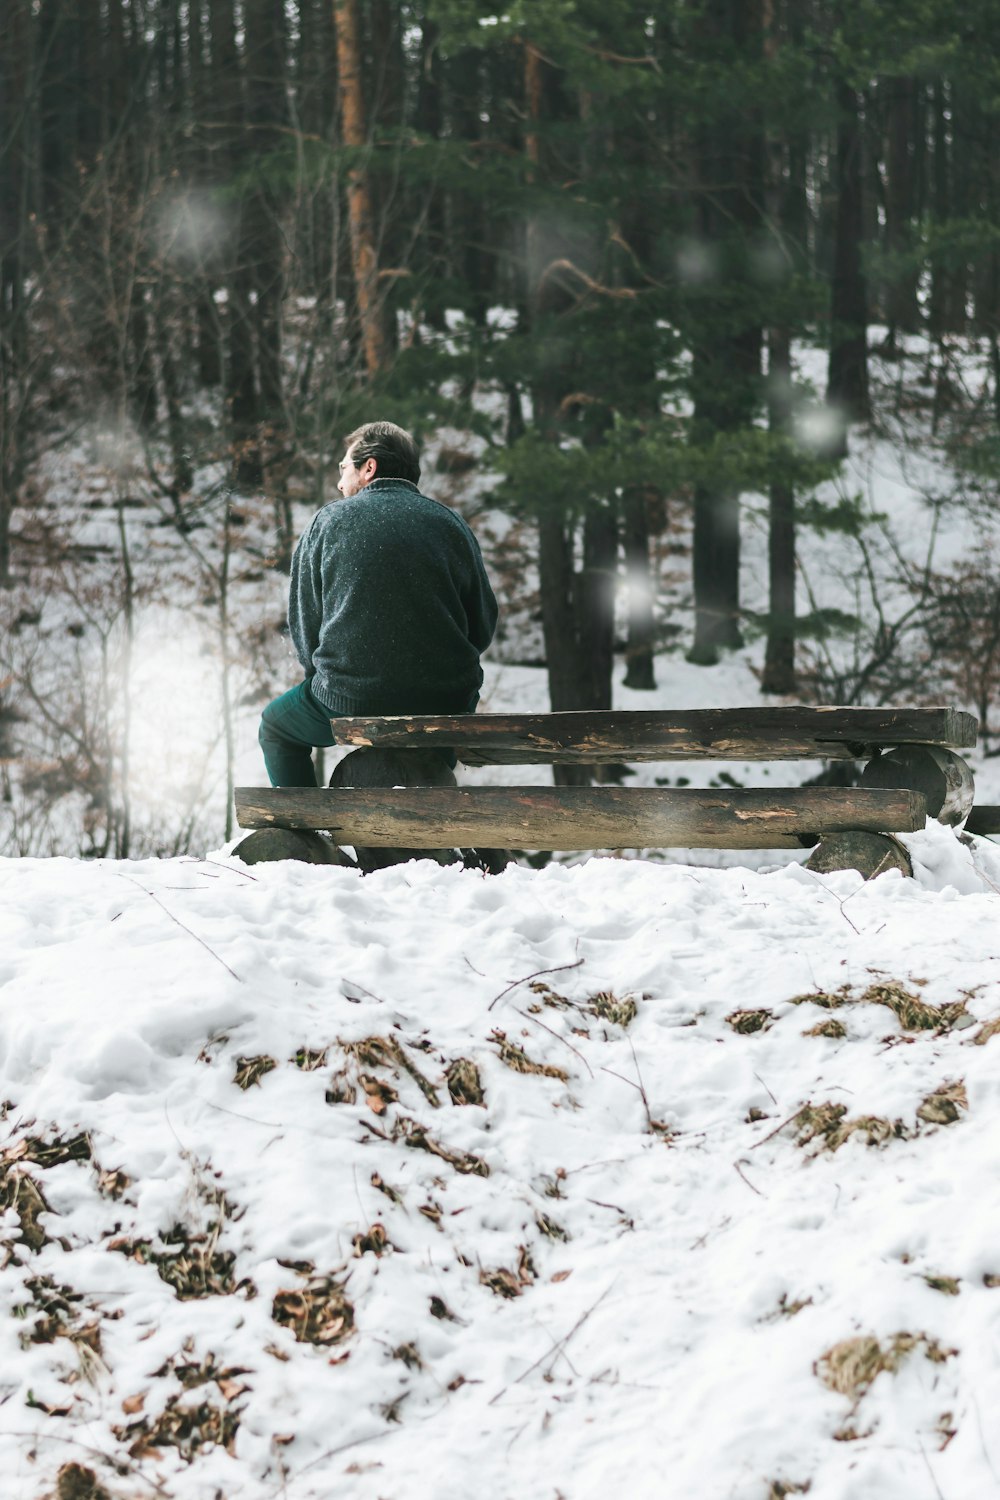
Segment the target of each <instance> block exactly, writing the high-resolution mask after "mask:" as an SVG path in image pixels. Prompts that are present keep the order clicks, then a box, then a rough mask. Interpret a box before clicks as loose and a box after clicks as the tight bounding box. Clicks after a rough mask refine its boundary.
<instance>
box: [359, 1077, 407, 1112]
mask: <svg viewBox="0 0 1000 1500" xmlns="http://www.w3.org/2000/svg"><path fill="white" fill-rule="evenodd" d="M358 1082H359V1083H360V1085H361V1087H362V1088H363V1089H364V1094H365V1103H366V1104H367V1106H368V1108H369V1109H370V1110H371V1111H372V1113H373V1114H376V1115H384V1114H385V1112H386V1110H387V1109H388V1108H389V1105H390V1104H395V1103H396V1101H397V1100H398V1098H399V1095H398V1094H397V1092H396V1090H395V1089H394V1088H393V1086H392V1084H391V1083H386V1082H385V1081H384V1080H383V1079H381V1078H376V1077H375V1075H374V1073H360V1074H359V1075H358Z"/></svg>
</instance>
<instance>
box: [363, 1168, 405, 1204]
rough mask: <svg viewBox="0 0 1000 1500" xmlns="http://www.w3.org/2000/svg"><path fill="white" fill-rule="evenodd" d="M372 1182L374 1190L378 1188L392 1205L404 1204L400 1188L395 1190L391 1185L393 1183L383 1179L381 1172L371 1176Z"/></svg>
mask: <svg viewBox="0 0 1000 1500" xmlns="http://www.w3.org/2000/svg"><path fill="white" fill-rule="evenodd" d="M370 1181H371V1185H372V1187H373V1188H377V1189H378V1191H379V1192H380V1193H384V1194H385V1196H386V1197H387V1198H388V1200H389V1202H390V1203H396V1204H400V1203H402V1201H403V1195H402V1193H401V1192H400V1191H399V1189H398V1188H394V1187H393V1186H392V1185H391V1183H388V1182H386V1181H385V1180H384V1179H383V1177H382V1175H381V1173H379V1172H373V1173H372V1175H371V1179H370Z"/></svg>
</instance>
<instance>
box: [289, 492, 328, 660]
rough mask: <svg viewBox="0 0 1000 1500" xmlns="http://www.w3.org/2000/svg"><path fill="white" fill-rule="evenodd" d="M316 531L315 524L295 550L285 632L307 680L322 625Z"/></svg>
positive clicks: (320, 580) (321, 596)
mask: <svg viewBox="0 0 1000 1500" xmlns="http://www.w3.org/2000/svg"><path fill="white" fill-rule="evenodd" d="M315 530H316V523H315V521H314V522H313V525H312V526H310V528H309V530H308V531H307V532H306V534H305V536H303V537H302V539H301V540H300V542H299V544H298V546H297V547H296V549H295V554H294V556H293V557H292V567H291V574H290V577H289V586H288V631H289V634H290V635H291V638H292V645H293V646H294V647H295V654H296V656H297V657H298V659H299V663H300V665H301V667H302V670H303V671H304V672H305V674H306V676H307V677H311V676H312V675H313V672H314V671H315V666H314V663H313V653H314V652H315V650H316V647H317V645H318V644H319V635H320V627H321V625H322V621H323V593H322V578H321V572H320V566H319V564H320V559H319V557H318V555H317V546H316V541H317V539H316V537H315V536H314V532H315Z"/></svg>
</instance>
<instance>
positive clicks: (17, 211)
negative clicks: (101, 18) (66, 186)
mask: <svg viewBox="0 0 1000 1500" xmlns="http://www.w3.org/2000/svg"><path fill="white" fill-rule="evenodd" d="M6 22H7V24H6V28H5V33H4V37H3V46H2V48H0V588H4V587H6V586H7V585H8V584H9V582H10V522H11V512H12V510H13V508H14V503H15V500H16V497H17V490H18V488H19V486H20V482H21V475H22V472H23V466H24V451H23V449H24V442H25V438H26V434H25V430H24V429H25V422H26V412H25V410H24V405H23V402H22V399H21V393H22V389H23V387H22V377H23V371H24V365H25V359H26V354H27V323H26V307H25V296H24V283H25V267H26V258H27V254H26V252H27V249H28V247H27V245H26V243H25V236H26V234H27V231H28V179H29V172H30V165H31V163H30V137H29V133H28V120H27V111H28V99H27V94H28V82H29V79H30V77H31V72H32V56H31V11H30V4H29V0H10V5H9V9H8V12H7V16H6Z"/></svg>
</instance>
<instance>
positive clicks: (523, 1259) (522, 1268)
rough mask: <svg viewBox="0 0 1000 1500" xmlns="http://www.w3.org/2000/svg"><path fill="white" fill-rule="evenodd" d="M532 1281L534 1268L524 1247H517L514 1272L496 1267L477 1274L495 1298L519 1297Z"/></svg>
mask: <svg viewBox="0 0 1000 1500" xmlns="http://www.w3.org/2000/svg"><path fill="white" fill-rule="evenodd" d="M534 1279H535V1267H534V1263H533V1261H532V1259H531V1253H530V1251H529V1250H528V1248H527V1246H526V1245H521V1246H520V1247H519V1252H518V1261H517V1266H516V1268H515V1269H514V1270H508V1268H507V1267H506V1266H497V1267H496V1269H495V1270H492V1271H480V1273H479V1280H480V1282H481V1283H482V1285H483V1286H487V1287H489V1289H490V1291H491V1292H492V1293H493V1294H494V1296H496V1297H507V1298H511V1297H520V1295H521V1293H522V1292H523V1291H524V1288H525V1287H526V1286H530V1285H531V1283H532V1282H533V1281H534Z"/></svg>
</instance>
